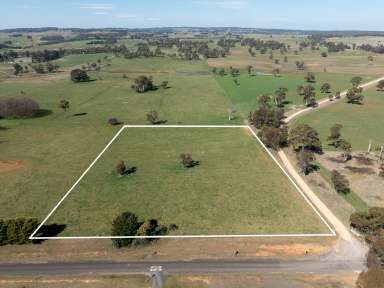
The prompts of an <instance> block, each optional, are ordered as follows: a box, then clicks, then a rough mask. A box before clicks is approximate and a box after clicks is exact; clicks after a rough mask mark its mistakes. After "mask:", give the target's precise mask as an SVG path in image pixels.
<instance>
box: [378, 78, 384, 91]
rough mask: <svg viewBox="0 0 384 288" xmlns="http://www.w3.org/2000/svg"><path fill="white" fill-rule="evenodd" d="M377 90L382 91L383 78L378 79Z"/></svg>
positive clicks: (383, 86)
mask: <svg viewBox="0 0 384 288" xmlns="http://www.w3.org/2000/svg"><path fill="white" fill-rule="evenodd" d="M376 87H377V90H379V91H384V80H380V81H379V83H377V86H376Z"/></svg>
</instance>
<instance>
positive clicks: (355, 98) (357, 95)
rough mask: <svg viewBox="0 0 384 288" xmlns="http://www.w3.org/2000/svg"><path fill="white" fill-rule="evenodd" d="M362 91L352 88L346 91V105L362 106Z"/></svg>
mask: <svg viewBox="0 0 384 288" xmlns="http://www.w3.org/2000/svg"><path fill="white" fill-rule="evenodd" d="M362 92H363V89H362V88H361V87H360V88H357V87H354V88H351V89H349V90H348V92H347V96H346V98H347V103H348V104H362V102H363V100H364V95H363V94H362Z"/></svg>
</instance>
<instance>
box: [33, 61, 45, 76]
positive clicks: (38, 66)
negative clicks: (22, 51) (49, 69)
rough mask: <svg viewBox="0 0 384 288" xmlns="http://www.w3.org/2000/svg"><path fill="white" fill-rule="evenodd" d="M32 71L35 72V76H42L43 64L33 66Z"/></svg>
mask: <svg viewBox="0 0 384 288" xmlns="http://www.w3.org/2000/svg"><path fill="white" fill-rule="evenodd" d="M32 68H33V70H35V72H36V73H37V74H44V73H45V67H44V65H43V64H41V63H40V64H37V65H33V67H32Z"/></svg>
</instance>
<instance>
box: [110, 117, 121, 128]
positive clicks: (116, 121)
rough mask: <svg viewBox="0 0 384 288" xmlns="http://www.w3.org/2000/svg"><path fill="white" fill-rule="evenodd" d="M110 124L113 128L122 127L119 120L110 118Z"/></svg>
mask: <svg viewBox="0 0 384 288" xmlns="http://www.w3.org/2000/svg"><path fill="white" fill-rule="evenodd" d="M108 124H109V125H112V126H117V125H121V122H120V121H119V120H118V119H117V118H109V119H108Z"/></svg>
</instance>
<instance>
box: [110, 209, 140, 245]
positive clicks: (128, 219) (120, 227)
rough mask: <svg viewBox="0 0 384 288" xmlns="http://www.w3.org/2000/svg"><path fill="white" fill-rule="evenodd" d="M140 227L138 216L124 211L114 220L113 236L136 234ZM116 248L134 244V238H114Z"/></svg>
mask: <svg viewBox="0 0 384 288" xmlns="http://www.w3.org/2000/svg"><path fill="white" fill-rule="evenodd" d="M139 227H140V222H139V220H138V218H137V216H136V215H135V214H133V213H131V212H124V213H122V214H121V215H119V216H117V217H116V218H115V220H113V222H112V231H111V233H112V236H120V237H121V236H135V235H136V233H137V230H138V229H139ZM112 243H113V245H114V246H115V247H116V248H121V247H126V246H129V245H130V244H132V239H121V238H118V239H113V240H112Z"/></svg>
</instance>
